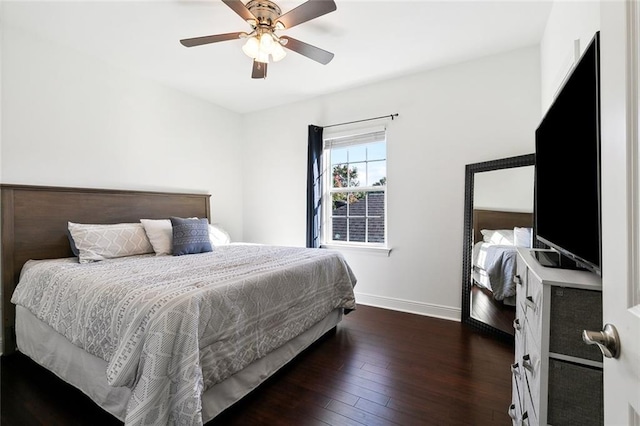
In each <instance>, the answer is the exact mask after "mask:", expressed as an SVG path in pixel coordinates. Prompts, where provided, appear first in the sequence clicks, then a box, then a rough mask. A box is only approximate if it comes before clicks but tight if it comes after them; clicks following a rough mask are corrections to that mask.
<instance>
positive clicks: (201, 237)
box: [170, 217, 213, 256]
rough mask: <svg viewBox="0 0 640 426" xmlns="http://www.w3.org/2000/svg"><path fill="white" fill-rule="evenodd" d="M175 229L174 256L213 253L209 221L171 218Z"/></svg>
mask: <svg viewBox="0 0 640 426" xmlns="http://www.w3.org/2000/svg"><path fill="white" fill-rule="evenodd" d="M170 220H171V226H172V228H173V243H172V252H173V255H174V256H182V255H183V254H196V253H206V252H209V251H213V248H212V247H211V240H210V238H209V221H208V220H207V219H184V218H180V217H171V218H170Z"/></svg>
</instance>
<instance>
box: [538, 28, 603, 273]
mask: <svg viewBox="0 0 640 426" xmlns="http://www.w3.org/2000/svg"><path fill="white" fill-rule="evenodd" d="M599 90H600V82H599V33H596V35H595V36H594V38H593V40H592V41H591V43H590V44H589V46H588V47H587V49H586V50H585V52H584V53H583V54H582V57H581V58H580V60H579V61H578V63H577V64H576V66H575V67H574V69H573V71H572V72H571V74H570V75H569V77H568V78H567V79H566V81H565V83H564V86H563V87H562V89H561V90H560V92H559V93H558V95H557V97H556V99H555V100H554V102H553V104H552V105H551V107H550V108H549V110H548V111H547V113H546V115H545V116H544V118H543V119H542V121H541V123H540V125H539V127H538V129H537V130H536V173H535V175H536V183H535V211H536V215H535V217H536V224H535V225H536V236H537V238H538V240H539V241H541V242H543V243H545V244H547V245H549V246H551V247H552V248H554V249H556V250H557V251H559V252H560V253H561V254H563V255H565V256H568V257H570V258H572V259H573V260H577V261H578V262H579V263H580V264H581V265H580V266H583V267H586V268H587V269H590V270H592V271H593V272H596V273H600V268H601V228H600V92H599Z"/></svg>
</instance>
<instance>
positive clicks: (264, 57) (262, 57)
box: [255, 49, 269, 64]
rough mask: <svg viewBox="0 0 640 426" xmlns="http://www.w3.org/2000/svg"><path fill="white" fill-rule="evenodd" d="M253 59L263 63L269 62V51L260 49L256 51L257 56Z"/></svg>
mask: <svg viewBox="0 0 640 426" xmlns="http://www.w3.org/2000/svg"><path fill="white" fill-rule="evenodd" d="M255 60H256V61H258V62H262V63H263V64H268V63H269V52H266V51H264V50H262V49H260V51H259V52H258V56H256V57H255Z"/></svg>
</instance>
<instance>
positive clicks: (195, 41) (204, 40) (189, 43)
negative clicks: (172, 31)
mask: <svg viewBox="0 0 640 426" xmlns="http://www.w3.org/2000/svg"><path fill="white" fill-rule="evenodd" d="M242 34H245V33H226V34H216V35H210V36H204V37H194V38H185V39H183V40H180V43H182V45H183V46H186V47H193V46H200V45H203V44H209V43H217V42H219V41H227V40H235V39H238V38H240V36H241V35H242Z"/></svg>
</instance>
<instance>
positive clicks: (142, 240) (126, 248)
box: [68, 222, 153, 263]
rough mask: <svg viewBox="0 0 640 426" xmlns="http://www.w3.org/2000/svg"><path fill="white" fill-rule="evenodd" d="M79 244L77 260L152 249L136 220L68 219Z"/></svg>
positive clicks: (86, 261) (95, 258)
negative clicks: (95, 221)
mask: <svg viewBox="0 0 640 426" xmlns="http://www.w3.org/2000/svg"><path fill="white" fill-rule="evenodd" d="M68 228H69V233H70V234H71V237H72V238H73V242H74V243H75V245H76V247H77V248H78V261H79V262H80V263H89V262H96V261H99V260H105V259H113V258H116V257H125V256H134V255H137V254H146V253H153V247H152V246H151V243H150V242H149V239H148V238H147V234H146V232H145V230H144V227H143V226H142V225H141V224H139V223H117V224H113V225H93V224H81V223H73V222H68Z"/></svg>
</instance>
